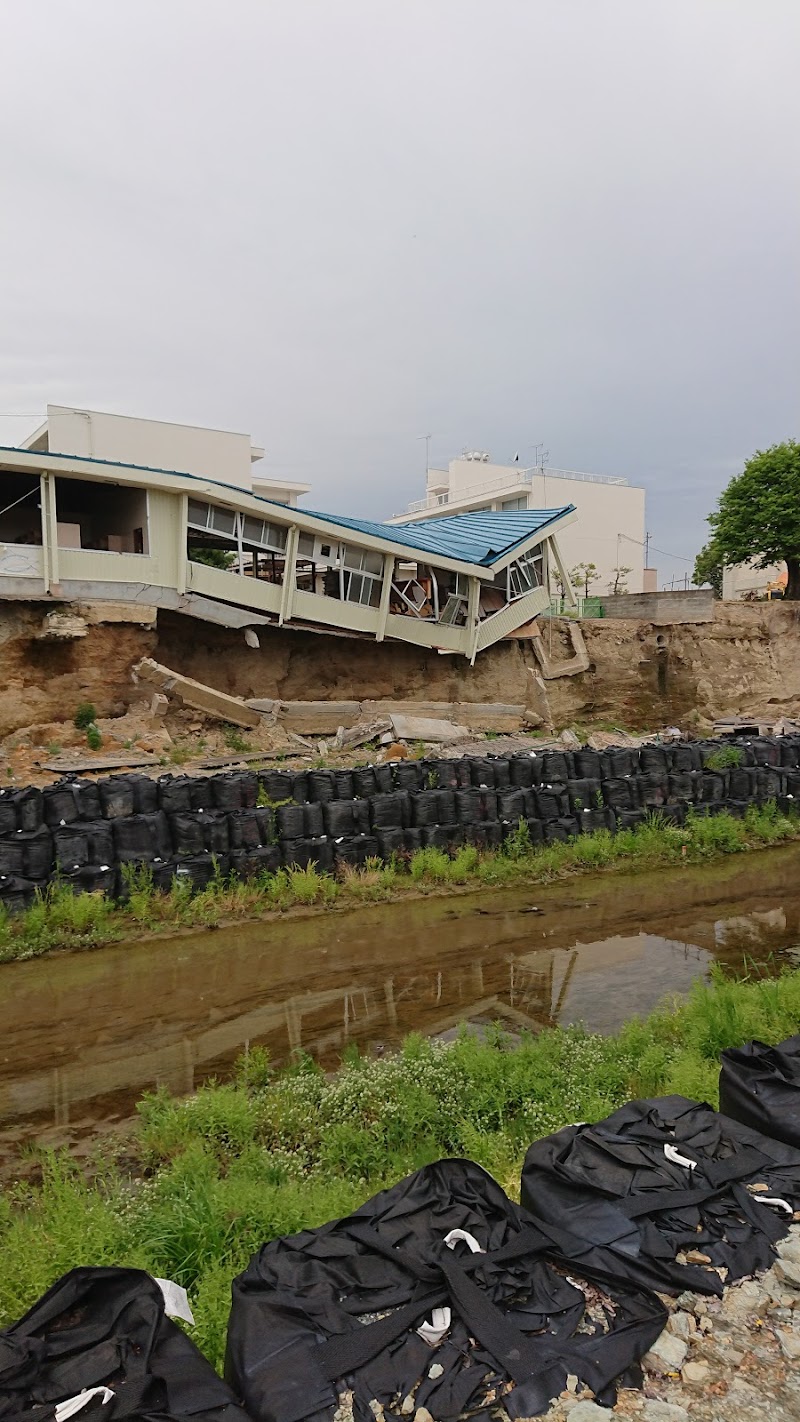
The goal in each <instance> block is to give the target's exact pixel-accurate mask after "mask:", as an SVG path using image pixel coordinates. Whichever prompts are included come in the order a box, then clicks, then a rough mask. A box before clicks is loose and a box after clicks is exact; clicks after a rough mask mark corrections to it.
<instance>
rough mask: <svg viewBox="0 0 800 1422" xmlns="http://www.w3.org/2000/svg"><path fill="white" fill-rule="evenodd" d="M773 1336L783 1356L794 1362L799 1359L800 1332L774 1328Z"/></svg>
mask: <svg viewBox="0 0 800 1422" xmlns="http://www.w3.org/2000/svg"><path fill="white" fill-rule="evenodd" d="M775 1337H776V1338H777V1340H778V1342H779V1343H780V1346H781V1352H782V1353H783V1356H784V1358H788V1360H789V1362H790V1363H796V1362H797V1361H798V1359H800V1332H798V1331H796V1330H794V1329H793V1330H792V1331H791V1332H790V1331H789V1330H787V1329H785V1328H778V1329H776V1330H775Z"/></svg>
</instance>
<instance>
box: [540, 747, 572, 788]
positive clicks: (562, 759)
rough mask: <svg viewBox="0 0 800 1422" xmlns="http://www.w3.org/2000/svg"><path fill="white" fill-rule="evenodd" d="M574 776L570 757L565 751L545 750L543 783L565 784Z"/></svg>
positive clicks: (543, 756)
mask: <svg viewBox="0 0 800 1422" xmlns="http://www.w3.org/2000/svg"><path fill="white" fill-rule="evenodd" d="M571 777H572V766H571V764H570V758H569V756H568V755H567V753H566V752H565V751H544V752H543V754H542V784H543V785H554V784H556V783H558V784H559V785H561V784H564V783H565V782H566V781H567V780H569V779H571Z"/></svg>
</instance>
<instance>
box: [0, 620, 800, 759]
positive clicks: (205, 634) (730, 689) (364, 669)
mask: <svg viewBox="0 0 800 1422" xmlns="http://www.w3.org/2000/svg"><path fill="white" fill-rule="evenodd" d="M44 611H45V610H44V609H43V608H42V606H41V605H34V604H24V603H8V602H6V603H2V604H0V667H2V678H1V679H0V737H4V736H7V735H9V734H10V733H11V732H13V731H17V730H19V729H21V728H23V727H27V726H31V725H39V726H41V725H43V724H47V723H56V722H63V721H66V720H69V719H70V718H71V717H72V715H73V714H74V711H75V708H76V706H77V705H78V703H79V702H81V701H91V702H93V703H94V705H95V706H96V708H97V712H98V715H99V716H101V717H103V716H114V715H121V714H122V713H123V712H124V711H125V710H126V709H127V708H128V707H129V706H130V705H131V704H133V703H134V702H136V701H137V700H140V699H141V691H140V690H139V691H137V688H136V687H135V686H134V685H133V683H132V681H131V676H130V670H131V667H132V666H133V664H134V663H135V662H136V661H137V660H138V659H139V658H140V657H142V656H153V657H155V658H156V659H157V660H158V661H160V662H163V663H166V665H168V666H172V667H174V668H175V669H176V670H177V671H180V672H183V673H184V674H186V675H188V676H191V677H195V678H197V679H198V680H200V681H204V682H208V683H209V684H210V685H212V686H215V687H217V688H219V689H220V690H222V691H227V692H230V693H232V694H234V695H238V696H243V697H255V696H263V697H280V698H282V699H283V700H286V701H292V700H337V699H357V700H361V699H381V698H389V697H397V698H400V699H402V700H410V699H413V698H414V697H419V699H420V700H425V701H465V702H479V701H484V702H485V701H503V702H511V703H521V702H522V703H527V704H528V705H531V706H533V707H535V708H536V709H538V710H540V711H544V713H545V719H549V720H550V721H551V722H552V724H553V726H554V727H555V729H557V730H559V729H561V728H563V727H564V726H570V725H574V724H578V725H581V726H587V725H590V724H591V723H592V722H595V723H600V724H603V723H612V724H616V725H621V726H626V727H633V728H637V727H646V726H654V725H664V724H665V723H667V722H674V723H676V724H678V725H685V726H692V725H708V723H709V722H710V721H712V720H713V719H714V718H715V717H718V716H723V715H727V714H738V713H741V712H745V713H746V712H755V711H768V710H770V709H772V710H773V711H774V712H776V713H778V712H784V713H786V714H789V715H791V714H793V713H796V712H798V711H800V606H798V609H797V610H796V609H795V608H794V607H793V606H790V605H781V604H778V603H765V604H735V603H729V604H717V606H716V607H715V611H714V617H713V620H712V621H711V622H704V623H695V624H679V623H671V624H669V625H666V626H654V625H653V624H651V623H647V622H621V621H617V620H610V619H609V620H598V621H590V622H584V623H582V624H581V626H582V629H583V634H584V637H585V639H586V645H587V649H588V654H589V669H588V670H587V671H585V672H581V673H579V674H578V675H575V676H566V677H560V678H555V679H549V680H547V681H545V682H542V681H541V680H540V681H539V682H538V683H537V681H536V675H535V674H536V673H537V668H538V663H537V661H536V658H535V657H534V654H533V650H532V647H531V644H530V642H516V641H508V642H502V643H500V644H498V645H497V646H495V647H492V648H490V649H489V650H488V651H487V652H484V653H482V654H481V655H480V656H479V657H478V659H477V662H476V664H475V666H474V667H469V666H468V665H467V663H466V662H465V661H464V660H463V659H462V658H460V657H453V656H440V655H438V654H437V653H436V652H427V651H421V650H419V649H417V648H414V647H410V646H406V645H403V644H400V643H397V642H385V643H381V644H375V643H373V642H367V641H357V640H352V639H349V638H344V637H333V636H325V635H316V634H314V633H310V632H301V631H295V630H291V631H290V630H280V631H279V630H277V629H275V630H270V629H266V628H260V629H259V638H260V642H261V646H260V649H258V650H256V649H254V648H251V647H248V646H247V645H246V643H245V640H244V636H243V634H242V633H241V632H232V631H227V630H224V629H221V628H216V627H212V626H210V625H208V624H206V623H202V622H197V621H194V620H193V619H191V618H186V617H181V616H179V615H178V614H173V613H163V612H162V613H160V614H159V618H158V626H157V630H156V629H151V628H147V627H140V626H137V625H133V624H130V623H127V622H114V623H104V622H90V624H89V626H88V628H87V634H86V636H85V637H82V638H79V639H76V640H74V641H68V642H48V641H42V640H38V639H37V636H36V634H37V633H38V632H39V631H40V630H41V628H42V622H43V617H44ZM542 628H543V641H544V646H545V649H546V650H547V651H548V653H549V656H550V658H551V660H552V661H554V662H558V661H559V660H566V659H567V658H569V657H571V656H572V655H573V648H572V645H571V643H570V642H569V639H568V636H567V633H566V630H565V626H564V624H563V623H560V622H547V621H545V622H543V623H542ZM542 688H544V691H543V690H542ZM544 697H546V701H545V700H544ZM548 712H549V717H548V715H547V713H548Z"/></svg>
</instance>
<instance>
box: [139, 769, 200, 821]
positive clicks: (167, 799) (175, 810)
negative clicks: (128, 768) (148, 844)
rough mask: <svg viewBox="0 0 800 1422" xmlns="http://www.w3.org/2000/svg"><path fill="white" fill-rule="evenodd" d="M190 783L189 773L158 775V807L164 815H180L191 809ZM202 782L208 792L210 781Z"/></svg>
mask: <svg viewBox="0 0 800 1422" xmlns="http://www.w3.org/2000/svg"><path fill="white" fill-rule="evenodd" d="M192 783H193V780H192V776H190V775H161V776H159V779H158V781H157V782H156V789H157V793H158V806H159V809H161V810H163V811H164V814H165V815H180V814H185V813H186V812H187V811H189V810H191V808H192V794H191V791H192ZM202 783H203V784H204V785H207V786H208V787H209V792H210V786H211V782H210V781H209V780H205V781H203V782H202ZM209 798H210V794H209ZM134 801H135V795H134ZM198 808H199V806H198Z"/></svg>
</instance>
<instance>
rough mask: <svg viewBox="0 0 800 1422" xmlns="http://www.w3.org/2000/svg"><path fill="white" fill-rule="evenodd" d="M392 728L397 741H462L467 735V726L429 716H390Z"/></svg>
mask: <svg viewBox="0 0 800 1422" xmlns="http://www.w3.org/2000/svg"><path fill="white" fill-rule="evenodd" d="M390 720H391V723H392V730H393V731H394V735H395V739H396V740H398V741H433V742H436V743H437V744H439V745H444V744H445V743H446V742H447V741H462V740H464V738H465V737H466V736H468V735H469V726H457V725H456V723H455V722H454V721H439V720H434V719H433V718H432V717H429V716H391V717H390Z"/></svg>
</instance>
